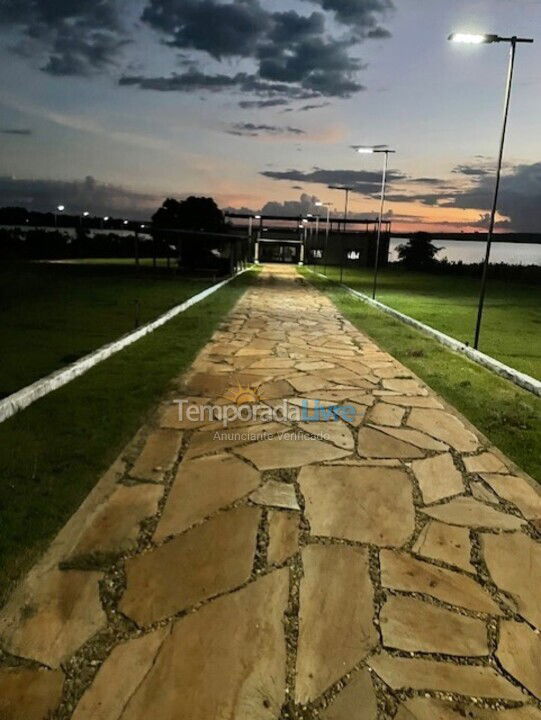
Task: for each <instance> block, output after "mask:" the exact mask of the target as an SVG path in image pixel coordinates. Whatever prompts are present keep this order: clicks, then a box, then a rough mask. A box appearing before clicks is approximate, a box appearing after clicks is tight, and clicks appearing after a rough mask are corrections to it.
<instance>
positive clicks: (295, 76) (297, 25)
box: [124, 0, 390, 102]
mask: <svg viewBox="0 0 541 720" xmlns="http://www.w3.org/2000/svg"><path fill="white" fill-rule="evenodd" d="M319 4H320V5H321V7H322V9H323V10H325V11H326V12H327V13H332V14H334V15H336V17H337V19H339V20H340V21H341V22H346V21H347V23H348V24H350V25H352V26H353V27H354V29H355V37H350V38H349V39H348V38H344V37H341V38H339V39H337V38H333V37H332V36H330V35H329V34H328V32H327V28H326V26H325V19H326V18H325V14H323V13H321V12H313V13H312V14H310V15H301V14H299V13H298V12H296V11H294V10H289V11H286V12H273V11H272V4H271V2H266V3H262V2H260V0H231V1H230V2H221V1H219V0H150V1H149V3H148V5H147V6H146V7H145V9H144V11H143V14H142V19H143V21H144V22H146V23H148V24H149V25H150V26H151V27H153V28H154V29H155V30H157V31H158V32H160V33H161V34H162V35H163V36H164V38H165V42H166V43H167V44H168V45H170V46H172V47H174V48H176V49H178V50H180V51H181V52H186V50H188V51H196V52H199V53H205V54H207V55H208V56H210V57H212V58H214V59H215V60H219V61H221V60H223V59H227V58H250V59H252V60H253V61H254V62H255V63H256V65H257V70H256V72H255V73H254V74H253V75H252V76H251V77H252V81H253V84H254V85H256V84H257V81H260V82H263V83H269V82H270V83H281V84H282V85H284V86H285V87H284V88H283V90H282V91H281V92H282V94H283V97H284V98H291V97H297V98H302V97H305V98H308V97H314V98H315V97H320V96H324V97H350V96H351V95H353V94H354V93H357V92H359V91H360V90H362V89H363V86H362V84H361V83H360V82H359V81H358V79H357V74H358V72H359V70H361V69H362V67H363V66H362V64H361V62H360V61H359V60H358V59H357V58H356V57H355V56H354V55H352V54H351V53H352V47H353V45H354V44H355V42H356V41H357V40H358V39H359V37H361V36H364V37H368V36H369V35H370V34H372V35H374V36H378V37H383V36H384V34H385V33H384V31H383V30H382V29H381V28H380V27H379V25H378V23H377V20H376V19H377V17H378V16H380V15H382V14H383V13H384V12H385V11H386V10H387V9H389V7H390V0H363V2H360V0H358V1H357V2H352V0H346V1H345V2H344V3H343V4H344V7H342V8H341V7H339V6H340V5H341V4H342V0H341V2H340V3H339V4H338V5H337V3H336V2H328V0H323V2H319ZM346 6H347V7H346ZM209 28H211V31H209ZM195 57H196V56H194V59H195ZM233 77H234V76H232V79H233ZM156 80H157V79H156V78H140V82H139V83H138V84H139V85H140V87H144V88H150V89H153V88H154V87H155V86H156V85H157V84H158V83H156ZM161 81H162V82H161V83H159V85H160V86H163V85H164V83H165V79H163V78H162V79H161ZM124 84H126V83H124ZM238 85H239V90H240V91H241V92H244V93H249V92H253V93H255V94H256V95H257V94H259V95H260V96H261V95H263V94H268V91H269V88H268V87H263V89H262V90H259V92H258V89H257V87H253V88H250V87H249V84H248V83H244V84H241V83H238ZM182 89H183V88H182ZM294 90H296V93H297V94H294ZM274 92H275V94H276V95H278V94H279V92H280V91H278V90H276V91H274ZM302 93H304V95H303V94H302ZM254 102H257V101H254Z"/></svg>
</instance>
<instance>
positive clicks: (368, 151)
mask: <svg viewBox="0 0 541 720" xmlns="http://www.w3.org/2000/svg"><path fill="white" fill-rule="evenodd" d="M357 152H358V153H361V154H362V155H375V154H381V155H384V156H385V159H384V161H383V175H382V180H381V203H380V207H379V218H378V234H377V239H376V259H375V261H374V284H373V287H372V299H373V300H375V299H376V294H377V291H378V272H379V254H380V246H381V228H382V225H383V210H384V208H385V192H386V190H387V170H388V168H389V155H394V153H395V152H396V150H389V149H388V148H383V147H360V148H357Z"/></svg>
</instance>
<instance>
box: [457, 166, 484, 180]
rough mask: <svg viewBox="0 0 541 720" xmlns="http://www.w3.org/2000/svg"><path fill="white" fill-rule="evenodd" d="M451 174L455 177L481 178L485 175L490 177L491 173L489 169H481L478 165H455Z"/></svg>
mask: <svg viewBox="0 0 541 720" xmlns="http://www.w3.org/2000/svg"><path fill="white" fill-rule="evenodd" d="M453 172H454V173H455V174H456V175H469V176H473V177H483V176H485V175H490V174H491V173H492V172H493V171H492V170H491V169H490V168H485V167H481V166H480V165H457V167H456V168H454V170H453Z"/></svg>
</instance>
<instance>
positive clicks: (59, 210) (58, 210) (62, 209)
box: [54, 205, 66, 228]
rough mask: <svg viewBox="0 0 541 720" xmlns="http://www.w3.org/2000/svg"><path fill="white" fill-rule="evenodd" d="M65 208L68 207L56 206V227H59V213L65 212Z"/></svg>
mask: <svg viewBox="0 0 541 720" xmlns="http://www.w3.org/2000/svg"><path fill="white" fill-rule="evenodd" d="M65 209H66V208H65V206H64V205H57V206H56V210H55V211H54V226H55V228H56V227H58V213H59V212H60V213H61V212H64V210H65Z"/></svg>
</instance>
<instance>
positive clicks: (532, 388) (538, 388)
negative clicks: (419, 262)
mask: <svg viewBox="0 0 541 720" xmlns="http://www.w3.org/2000/svg"><path fill="white" fill-rule="evenodd" d="M307 269H308V270H309V272H311V273H313V274H314V275H317V276H318V277H321V278H323V279H324V280H327V281H328V282H331V281H330V280H329V278H328V277H327V276H326V275H323V274H322V273H319V272H316V271H315V270H310V269H309V268H307ZM337 284H338V285H339V286H340V287H341V288H343V289H344V290H347V292H349V293H350V294H351V295H353V296H354V297H356V298H358V299H359V300H362V302H365V303H366V304H367V305H370V306H371V307H374V308H377V309H378V310H381V311H382V312H384V313H386V314H387V315H391V317H394V318H396V319H397V320H401V321H402V322H404V323H406V324H407V325H410V326H411V327H414V328H415V329H416V330H420V331H421V332H423V333H425V335H429V336H430V337H432V338H434V339H435V340H437V341H438V342H439V343H441V344H442V345H445V346H446V347H448V348H451V350H455V351H456V352H459V353H462V354H463V355H465V356H466V357H467V358H469V359H470V360H472V361H473V362H474V363H477V364H478V365H482V366H483V367H485V368H487V370H491V371H492V372H493V373H496V375H499V376H500V377H502V378H504V379H505V380H509V381H510V382H512V383H514V384H515V385H518V386H519V387H521V388H522V389H523V390H527V391H528V392H531V393H533V394H534V395H537V396H538V397H541V382H540V381H539V380H536V379H535V378H533V377H530V375H526V374H525V373H521V372H519V371H518V370H515V369H514V368H512V367H509V366H508V365H504V363H501V362H499V360H496V359H494V358H493V357H490V355H485V353H482V352H480V351H479V350H474V349H473V348H472V347H470V346H469V345H464V343H461V342H460V341H459V340H455V339H454V338H452V337H450V336H449V335H446V334H445V333H442V332H440V331H439V330H436V329H435V328H433V327H430V325H425V324H424V323H422V322H420V321H419V320H415V319H414V318H412V317H410V316H409V315H404V313H401V312H399V311H398V310H394V309H393V308H391V307H389V306H388V305H384V304H383V303H381V302H379V301H378V300H372V298H371V297H368V295H365V294H364V293H361V292H359V291H358V290H353V288H350V287H349V286H348V285H344V284H343V283H337Z"/></svg>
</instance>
